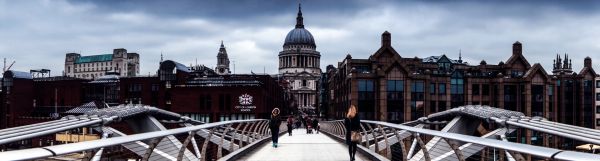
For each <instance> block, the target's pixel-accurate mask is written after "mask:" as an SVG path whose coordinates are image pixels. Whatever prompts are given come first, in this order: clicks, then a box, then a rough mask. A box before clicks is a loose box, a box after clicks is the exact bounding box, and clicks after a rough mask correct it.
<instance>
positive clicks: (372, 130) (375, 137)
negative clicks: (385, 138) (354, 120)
mask: <svg viewBox="0 0 600 161" xmlns="http://www.w3.org/2000/svg"><path fill="white" fill-rule="evenodd" d="M367 127H368V128H369V131H371V136H372V137H373V140H374V141H375V152H377V153H379V146H377V144H379V142H378V141H377V136H375V130H374V129H373V127H371V125H370V124H368V123H367ZM368 135H369V134H367V136H368ZM367 142H369V139H368V138H367ZM369 147H370V145H369V144H367V148H369ZM369 149H370V148H369Z"/></svg>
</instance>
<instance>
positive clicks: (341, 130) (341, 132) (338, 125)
mask: <svg viewBox="0 0 600 161" xmlns="http://www.w3.org/2000/svg"><path fill="white" fill-rule="evenodd" d="M335 125H336V126H335V128H336V134H337V135H338V136H340V137H342V138H344V133H345V132H346V128H344V123H343V122H336V123H335Z"/></svg>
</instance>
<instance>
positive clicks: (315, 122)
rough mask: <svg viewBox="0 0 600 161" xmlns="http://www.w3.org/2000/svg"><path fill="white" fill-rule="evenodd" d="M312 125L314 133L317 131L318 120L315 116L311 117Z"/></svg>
mask: <svg viewBox="0 0 600 161" xmlns="http://www.w3.org/2000/svg"><path fill="white" fill-rule="evenodd" d="M312 127H313V129H314V130H315V133H317V134H318V133H319V120H318V119H317V118H313V121H312Z"/></svg>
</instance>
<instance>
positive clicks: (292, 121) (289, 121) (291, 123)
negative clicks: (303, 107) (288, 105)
mask: <svg viewBox="0 0 600 161" xmlns="http://www.w3.org/2000/svg"><path fill="white" fill-rule="evenodd" d="M293 124H294V119H293V117H292V116H290V117H288V119H287V130H288V135H289V136H292V130H294V128H293V127H292V126H293Z"/></svg>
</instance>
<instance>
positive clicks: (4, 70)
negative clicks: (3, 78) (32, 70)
mask: <svg viewBox="0 0 600 161" xmlns="http://www.w3.org/2000/svg"><path fill="white" fill-rule="evenodd" d="M16 62H17V61H13V62H12V63H10V65H9V66H8V67H6V58H4V68H3V69H2V72H3V73H4V72H6V71H8V70H10V67H12V66H13V65H15V63H16Z"/></svg>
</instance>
